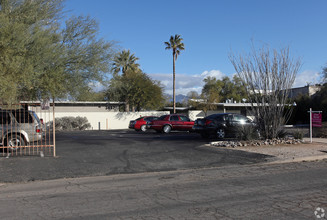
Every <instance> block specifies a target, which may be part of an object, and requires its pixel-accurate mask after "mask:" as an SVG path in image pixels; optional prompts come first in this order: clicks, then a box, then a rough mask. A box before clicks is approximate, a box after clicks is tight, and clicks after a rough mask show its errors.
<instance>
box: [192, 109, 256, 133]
mask: <svg viewBox="0 0 327 220" xmlns="http://www.w3.org/2000/svg"><path fill="white" fill-rule="evenodd" d="M249 127H252V128H256V124H255V123H254V122H253V121H252V120H251V119H249V118H248V117H246V116H243V115H241V114H236V113H218V114H213V115H209V116H207V117H205V118H202V119H196V120H195V122H194V126H193V130H194V132H196V133H199V134H201V136H202V137H203V138H208V137H210V136H214V137H216V138H219V139H223V138H226V137H236V136H237V135H238V133H239V132H240V129H242V128H243V129H244V128H245V129H248V128H249Z"/></svg>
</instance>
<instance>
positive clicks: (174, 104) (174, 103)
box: [173, 51, 176, 114]
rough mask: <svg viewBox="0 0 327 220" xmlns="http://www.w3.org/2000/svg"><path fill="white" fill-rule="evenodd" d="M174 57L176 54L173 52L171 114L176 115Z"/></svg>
mask: <svg viewBox="0 0 327 220" xmlns="http://www.w3.org/2000/svg"><path fill="white" fill-rule="evenodd" d="M175 56H176V52H175V51H173V112H174V114H175V113H176V95H175Z"/></svg>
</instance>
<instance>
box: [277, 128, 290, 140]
mask: <svg viewBox="0 0 327 220" xmlns="http://www.w3.org/2000/svg"><path fill="white" fill-rule="evenodd" d="M287 135H288V133H287V131H286V129H280V130H279V131H278V133H277V137H278V138H285V137H286V136H287Z"/></svg>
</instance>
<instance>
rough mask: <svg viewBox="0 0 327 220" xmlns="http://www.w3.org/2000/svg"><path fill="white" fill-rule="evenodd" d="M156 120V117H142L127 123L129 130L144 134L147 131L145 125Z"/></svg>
mask: <svg viewBox="0 0 327 220" xmlns="http://www.w3.org/2000/svg"><path fill="white" fill-rule="evenodd" d="M156 119H158V117H157V116H144V117H140V118H137V119H135V120H131V121H130V122H129V126H128V127H129V128H130V129H134V130H135V131H143V132H145V131H146V130H147V127H146V126H147V124H148V123H150V122H151V121H153V120H156Z"/></svg>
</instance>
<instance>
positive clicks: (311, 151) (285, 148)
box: [233, 142, 327, 163]
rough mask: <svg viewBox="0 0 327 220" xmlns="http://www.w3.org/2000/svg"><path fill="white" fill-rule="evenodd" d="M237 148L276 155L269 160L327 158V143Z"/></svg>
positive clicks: (274, 161) (293, 160)
mask: <svg viewBox="0 0 327 220" xmlns="http://www.w3.org/2000/svg"><path fill="white" fill-rule="evenodd" d="M233 149H235V150H242V151H247V152H253V153H259V154H266V155H271V156H274V157H273V158H272V159H271V160H270V161H269V162H273V163H278V162H279V163H280V162H300V161H312V160H321V159H327V143H319V142H313V143H309V142H305V143H303V144H295V145H275V146H271V145H268V146H246V147H236V148H233Z"/></svg>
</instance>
